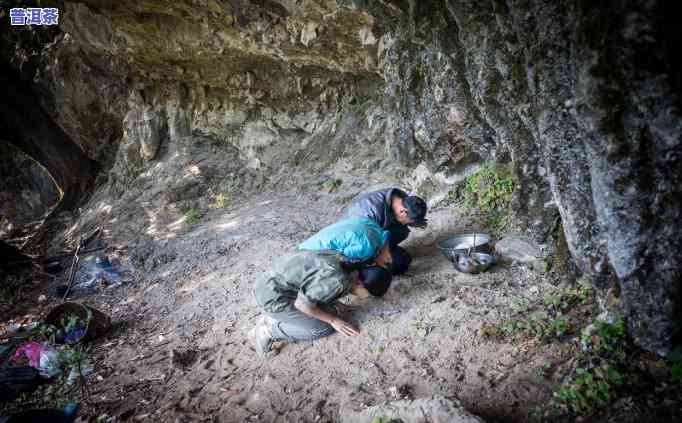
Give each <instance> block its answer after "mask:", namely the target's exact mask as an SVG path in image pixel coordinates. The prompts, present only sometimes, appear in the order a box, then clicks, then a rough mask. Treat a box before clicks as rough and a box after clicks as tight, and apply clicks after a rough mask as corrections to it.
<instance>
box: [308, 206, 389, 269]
mask: <svg viewBox="0 0 682 423" xmlns="http://www.w3.org/2000/svg"><path fill="white" fill-rule="evenodd" d="M389 238H390V233H389V232H388V231H385V230H383V229H381V227H380V226H379V225H378V224H377V223H376V222H374V221H373V220H371V219H368V218H366V217H353V218H349V219H344V220H341V221H339V222H336V223H334V224H333V225H329V226H327V227H326V228H324V229H322V230H321V231H320V232H318V233H316V234H315V235H313V236H311V237H310V238H308V239H307V240H305V241H304V242H303V243H302V244H301V245H299V246H298V249H299V250H306V251H322V250H333V251H336V252H339V253H341V254H343V255H344V256H345V257H346V258H347V259H349V260H351V261H365V260H370V259H373V258H374V257H376V256H377V255H378V254H379V250H381V247H383V246H384V244H385V243H386V242H387V241H388V239H389Z"/></svg>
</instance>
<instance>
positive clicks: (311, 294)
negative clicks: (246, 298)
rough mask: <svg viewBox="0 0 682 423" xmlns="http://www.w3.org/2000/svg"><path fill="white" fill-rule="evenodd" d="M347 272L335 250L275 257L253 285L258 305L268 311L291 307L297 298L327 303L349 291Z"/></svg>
mask: <svg viewBox="0 0 682 423" xmlns="http://www.w3.org/2000/svg"><path fill="white" fill-rule="evenodd" d="M350 288H351V278H350V274H348V273H346V272H344V271H343V270H342V269H341V266H340V264H339V256H338V255H337V254H332V253H326V252H312V251H303V252H298V253H294V254H291V255H288V256H286V257H284V258H281V259H279V260H277V261H276V262H275V263H273V265H272V269H270V271H268V272H266V273H265V274H263V275H261V276H260V277H259V278H258V279H257V280H256V284H255V287H254V296H255V297H256V302H257V303H258V305H259V306H260V307H261V308H262V309H263V310H265V311H266V312H269V313H278V312H281V311H286V310H290V309H292V308H293V307H294V302H295V301H296V298H298V297H301V299H302V300H304V301H307V302H308V303H310V304H315V305H321V304H330V303H332V302H333V301H334V300H336V299H338V298H340V297H342V296H344V295H346V294H348V293H349V292H350Z"/></svg>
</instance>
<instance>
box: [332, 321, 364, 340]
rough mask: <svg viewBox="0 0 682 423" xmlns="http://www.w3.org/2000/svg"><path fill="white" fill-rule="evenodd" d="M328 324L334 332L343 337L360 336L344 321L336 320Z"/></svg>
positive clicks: (358, 332)
mask: <svg viewBox="0 0 682 423" xmlns="http://www.w3.org/2000/svg"><path fill="white" fill-rule="evenodd" d="M329 324H330V325H331V326H332V327H333V328H334V330H336V331H337V332H340V333H342V334H343V335H345V336H355V335H360V331H358V330H357V329H355V328H354V327H353V325H351V324H350V323H348V322H346V321H345V320H342V319H338V318H336V319H333V320H332V321H331V322H329Z"/></svg>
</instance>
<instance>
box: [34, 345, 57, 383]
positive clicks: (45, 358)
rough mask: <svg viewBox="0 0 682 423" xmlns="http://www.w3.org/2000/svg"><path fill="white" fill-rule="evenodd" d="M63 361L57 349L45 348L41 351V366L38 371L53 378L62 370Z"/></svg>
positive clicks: (41, 374) (43, 375) (45, 376)
mask: <svg viewBox="0 0 682 423" xmlns="http://www.w3.org/2000/svg"><path fill="white" fill-rule="evenodd" d="M60 366H61V362H60V361H59V356H58V354H57V351H55V350H53V349H49V350H44V351H42V352H41V353H40V366H39V367H38V372H39V373H40V376H42V377H44V378H47V379H49V378H52V377H54V376H56V375H58V374H59V373H60V372H61V368H60Z"/></svg>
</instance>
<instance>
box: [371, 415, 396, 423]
mask: <svg viewBox="0 0 682 423" xmlns="http://www.w3.org/2000/svg"><path fill="white" fill-rule="evenodd" d="M370 423H403V421H402V420H401V419H390V418H388V417H383V416H381V417H375V418H373V419H372V421H371V422H370Z"/></svg>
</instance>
